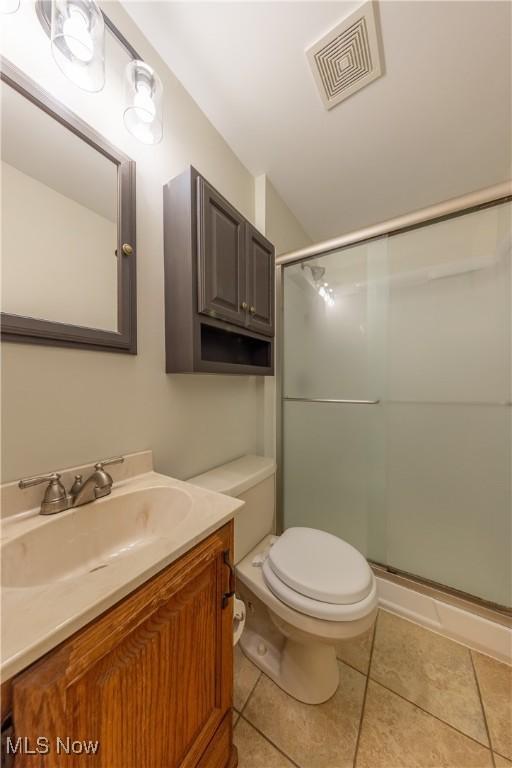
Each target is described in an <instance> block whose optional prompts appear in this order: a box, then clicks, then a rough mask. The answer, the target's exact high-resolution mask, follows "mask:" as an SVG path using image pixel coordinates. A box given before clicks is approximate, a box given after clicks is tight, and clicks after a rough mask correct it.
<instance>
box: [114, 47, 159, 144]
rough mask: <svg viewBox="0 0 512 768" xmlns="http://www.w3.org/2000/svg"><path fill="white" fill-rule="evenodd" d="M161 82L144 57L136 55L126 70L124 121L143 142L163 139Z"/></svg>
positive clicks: (153, 142) (147, 142)
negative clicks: (137, 57)
mask: <svg viewBox="0 0 512 768" xmlns="http://www.w3.org/2000/svg"><path fill="white" fill-rule="evenodd" d="M162 93H163V88H162V82H161V80H160V78H159V77H158V75H157V74H156V72H155V70H154V69H153V68H152V67H150V65H149V64H146V62H145V61H141V60H139V59H134V60H133V61H131V62H130V63H129V64H128V65H127V67H126V72H125V102H126V106H125V110H124V115H123V119H124V124H125V126H126V128H127V130H128V131H129V132H130V133H131V134H132V135H133V136H135V138H136V139H139V141H141V142H142V143H143V144H158V142H159V141H161V139H162V133H163V131H162Z"/></svg>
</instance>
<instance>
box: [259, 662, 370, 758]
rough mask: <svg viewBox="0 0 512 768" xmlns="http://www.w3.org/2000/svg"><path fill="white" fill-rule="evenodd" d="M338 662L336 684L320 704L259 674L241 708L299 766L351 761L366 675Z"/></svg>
mask: <svg viewBox="0 0 512 768" xmlns="http://www.w3.org/2000/svg"><path fill="white" fill-rule="evenodd" d="M339 667H340V677H341V681H340V686H339V688H338V690H337V692H336V693H335V694H334V696H333V697H332V698H331V699H329V701H326V702H325V703H324V704H319V705H317V706H311V705H308V704H302V703H301V702H299V701H296V700H295V699H292V698H291V697H290V696H288V695H287V694H286V693H284V691H282V690H281V689H280V688H278V686H277V685H275V684H274V683H273V682H272V681H271V680H269V679H268V677H266V676H265V675H262V677H261V678H260V680H259V681H258V684H257V686H256V688H255V689H254V693H253V694H252V696H251V698H250V700H249V703H248V704H247V707H246V709H245V712H244V715H245V717H247V719H248V720H249V721H250V722H251V723H253V724H254V725H255V726H256V727H257V728H258V729H259V730H260V731H261V732H262V733H264V734H265V736H267V737H268V738H269V739H270V740H271V741H272V742H273V743H274V744H276V745H277V746H278V747H279V749H281V750H282V751H283V752H284V753H285V754H286V755H288V757H290V758H291V759H292V760H294V761H295V762H296V763H297V764H298V765H300V766H301V768H348V767H349V766H350V767H351V766H352V760H353V757H354V751H355V745H356V740H357V732H358V728H359V720H360V716H361V707H362V702H363V695H364V687H365V682H366V680H365V677H364V676H363V675H361V674H360V673H359V672H356V670H354V669H351V667H347V666H346V665H345V664H341V663H340V664H339Z"/></svg>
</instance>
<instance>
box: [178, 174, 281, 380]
mask: <svg viewBox="0 0 512 768" xmlns="http://www.w3.org/2000/svg"><path fill="white" fill-rule="evenodd" d="M164 258H165V265H164V266H165V329H166V370H167V372H168V373H194V372H199V373H201V372H204V373H241V374H247V373H249V374H263V375H272V374H273V372H274V339H273V337H274V281H275V269H274V262H275V251H274V246H273V245H272V243H270V242H269V241H268V240H267V239H266V238H265V237H264V236H263V235H262V234H261V233H260V232H258V231H257V230H256V229H255V228H254V226H253V225H252V224H251V223H250V222H249V221H247V219H245V218H244V217H243V216H242V214H240V213H239V212H238V211H237V210H236V208H234V207H233V206H232V205H231V204H230V203H229V202H228V201H227V200H226V199H225V198H224V197H223V196H222V195H221V194H220V193H219V192H217V190H216V189H214V188H213V187H212V186H211V184H209V182H208V181H206V179H204V178H203V177H202V176H201V175H200V174H199V173H198V172H197V171H196V170H195V169H194V168H189V169H188V170H187V171H185V173H183V174H181V175H180V176H178V177H176V178H175V179H172V180H171V181H170V182H169V183H168V184H166V185H165V187H164Z"/></svg>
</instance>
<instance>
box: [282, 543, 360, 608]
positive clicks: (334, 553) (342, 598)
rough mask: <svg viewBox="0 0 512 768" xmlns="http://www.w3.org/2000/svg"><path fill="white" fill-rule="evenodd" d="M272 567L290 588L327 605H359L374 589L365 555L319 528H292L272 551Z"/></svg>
mask: <svg viewBox="0 0 512 768" xmlns="http://www.w3.org/2000/svg"><path fill="white" fill-rule="evenodd" d="M268 564H269V566H270V568H271V569H272V571H273V573H274V574H275V575H276V576H277V577H278V578H279V579H280V580H281V581H282V582H283V583H284V584H286V585H287V586H288V587H290V588H291V589H293V590H295V591H296V592H299V593H300V594H301V595H305V596H306V597H310V598H312V599H314V600H319V601H321V602H324V603H333V604H335V605H349V604H352V603H357V602H359V601H361V600H364V598H365V597H367V596H368V595H369V593H370V592H371V589H372V584H373V579H372V571H371V569H370V566H369V565H368V563H367V562H366V560H365V558H364V557H363V556H362V554H361V553H360V552H358V551H357V549H354V547H352V546H351V545H350V544H347V542H346V541H343V539H339V538H338V537H337V536H333V535H332V534H331V533H326V532H325V531H319V530H316V529H315V528H288V529H287V530H286V531H285V532H284V533H283V534H282V535H281V536H280V537H279V539H278V540H277V541H276V543H275V544H274V545H273V546H272V547H271V548H270V552H269V554H268Z"/></svg>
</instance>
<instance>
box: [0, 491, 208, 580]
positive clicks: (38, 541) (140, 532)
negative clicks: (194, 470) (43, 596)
mask: <svg viewBox="0 0 512 768" xmlns="http://www.w3.org/2000/svg"><path fill="white" fill-rule="evenodd" d="M192 507H193V497H192V495H191V493H190V492H189V491H188V490H187V489H184V488H180V487H176V486H167V487H166V486H161V487H158V486H154V487H150V488H143V489H137V490H132V491H131V492H128V493H122V494H120V495H117V496H114V495H112V496H109V497H106V498H104V499H99V500H98V501H95V502H93V503H92V504H84V505H83V506H81V507H77V508H76V509H72V510H68V511H67V512H60V513H57V514H56V515H55V516H52V517H51V518H46V520H45V524H44V525H41V526H39V527H37V528H35V529H32V530H29V531H27V532H26V533H24V534H21V535H19V536H17V537H15V538H14V539H12V540H10V541H7V542H6V543H5V544H4V546H3V547H2V585H3V586H4V587H13V588H22V587H36V586H40V585H45V584H50V583H55V582H59V581H65V580H67V579H76V578H79V577H80V576H83V574H86V573H91V574H93V573H95V572H96V571H101V570H103V569H105V568H108V567H109V566H110V565H112V564H113V563H115V562H117V561H118V560H119V559H120V558H123V559H124V558H128V557H130V555H132V554H134V553H135V552H139V551H140V550H141V549H143V548H144V547H147V546H148V545H151V544H154V543H155V542H156V541H161V540H162V539H164V540H165V539H167V540H168V541H172V539H173V533H174V531H175V529H176V526H178V525H179V524H180V523H181V522H183V521H184V520H185V519H186V518H188V517H189V516H190V515H191V513H192Z"/></svg>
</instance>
